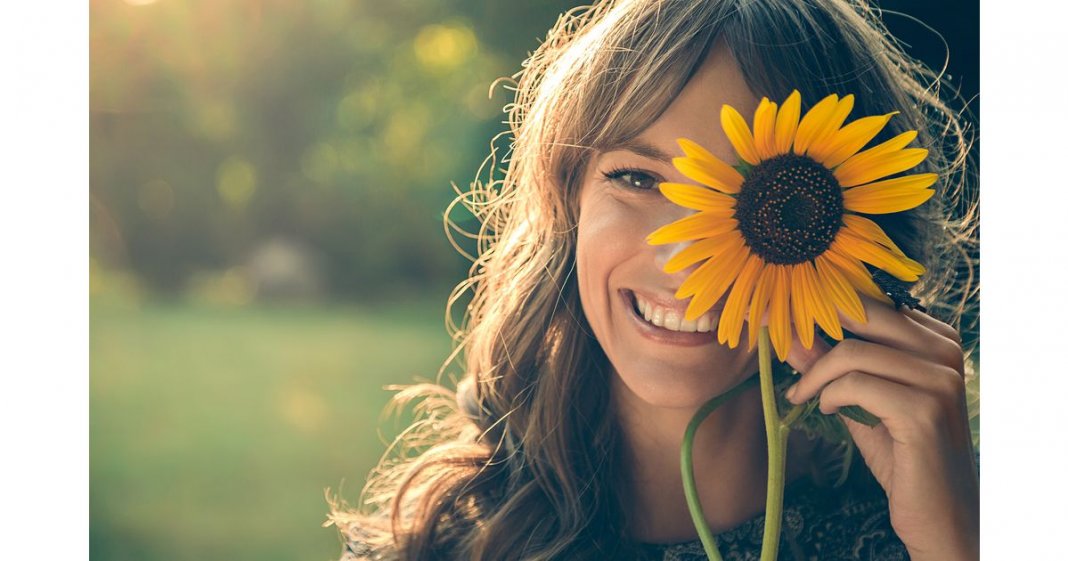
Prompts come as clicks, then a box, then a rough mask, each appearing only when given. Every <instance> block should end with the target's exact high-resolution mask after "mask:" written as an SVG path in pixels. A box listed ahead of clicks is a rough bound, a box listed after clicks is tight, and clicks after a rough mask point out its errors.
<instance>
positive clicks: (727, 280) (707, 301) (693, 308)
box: [685, 245, 749, 321]
mask: <svg viewBox="0 0 1068 561" xmlns="http://www.w3.org/2000/svg"><path fill="white" fill-rule="evenodd" d="M748 258H749V248H748V247H746V246H745V245H742V246H741V247H739V248H738V249H736V250H734V251H733V252H731V253H727V254H724V255H723V257H722V258H719V259H712V260H711V261H709V263H711V262H719V265H720V267H719V268H718V269H716V270H715V271H714V272H713V273H712V274H711V275H709V277H708V279H707V280H706V282H705V284H704V285H703V286H701V287H699V288H698V290H697V291H696V292H695V293H694V295H693V298H691V299H690V305H689V306H687V307H686V316H685V318H686V319H687V320H689V321H693V320H696V319H697V318H699V317H701V314H703V313H705V312H707V311H708V310H709V308H711V307H712V306H713V305H715V303H716V302H718V301H719V299H720V298H721V297H722V296H723V293H724V292H726V291H727V287H729V286H730V285H731V283H733V282H734V281H735V280H737V278H738V273H740V272H741V270H742V266H743V265H745V261H746V259H748ZM706 264H707V263H706ZM702 266H703V265H702Z"/></svg>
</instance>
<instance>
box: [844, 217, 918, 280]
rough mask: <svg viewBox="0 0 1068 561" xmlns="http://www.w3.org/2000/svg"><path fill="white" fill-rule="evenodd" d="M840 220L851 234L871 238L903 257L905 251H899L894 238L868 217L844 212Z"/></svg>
mask: <svg viewBox="0 0 1068 561" xmlns="http://www.w3.org/2000/svg"><path fill="white" fill-rule="evenodd" d="M842 222H843V223H844V224H845V230H847V231H848V232H849V233H850V234H852V235H853V236H855V237H858V238H863V239H866V240H871V241H873V242H875V243H877V244H880V245H882V246H883V247H885V248H886V249H889V250H890V252H891V253H893V254H895V255H899V256H901V257H905V252H904V251H901V248H900V247H898V246H897V244H896V243H894V240H892V239H890V236H888V235H886V232H884V231H883V229H882V228H881V227H880V226H879V225H878V224H876V223H875V222H874V221H873V220H871V219H870V218H864V217H863V216H857V215H855V214H844V215H842ZM916 272H917V273H922V272H923V270H922V268H921V269H920V270H917V271H916Z"/></svg>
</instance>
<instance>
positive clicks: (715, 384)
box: [576, 47, 758, 407]
mask: <svg viewBox="0 0 1068 561" xmlns="http://www.w3.org/2000/svg"><path fill="white" fill-rule="evenodd" d="M757 101H758V100H757V99H756V98H755V96H754V95H753V93H752V92H750V91H749V88H748V86H747V85H746V84H745V81H744V79H743V77H742V74H741V71H740V70H739V68H738V66H737V63H735V61H734V59H733V57H732V56H731V55H730V53H729V51H728V50H727V49H725V48H723V47H718V48H716V49H714V50H713V51H712V53H711V55H710V56H709V57H708V59H707V60H706V61H705V62H704V63H703V65H702V66H701V68H700V70H699V72H698V73H697V74H696V75H695V76H694V78H693V79H692V80H691V81H690V82H689V84H688V85H687V86H686V87H685V88H684V89H683V91H682V92H681V93H680V94H679V96H678V98H676V99H675V100H674V102H672V104H671V105H670V106H669V107H668V109H667V111H666V112H665V113H664V114H663V115H662V116H661V117H660V118H659V119H658V120H657V121H656V122H654V123H653V124H652V125H651V126H650V127H649V128H648V129H646V130H645V131H643V132H642V133H641V134H640V135H638V137H637V138H636V139H634V141H632V142H630V143H629V144H628V145H626V146H619V147H616V148H614V149H611V150H609V151H605V152H602V153H600V154H598V155H596V156H594V158H593V159H592V161H591V162H590V166H589V168H588V169H587V170H586V173H585V174H584V179H583V184H582V188H581V191H580V194H579V222H578V242H577V247H576V270H577V275H578V285H579V295H580V297H581V300H582V307H583V310H584V311H585V314H586V318H587V320H588V322H589V324H590V326H591V327H592V328H593V332H594V335H595V336H596V337H597V340H598V341H599V342H600V344H601V346H602V347H603V348H604V351H605V354H606V355H607V356H608V359H609V360H610V361H611V363H612V366H613V367H614V370H615V373H616V376H617V382H622V384H615V385H616V386H617V387H618V388H619V389H620V391H624V392H629V393H631V394H633V395H634V396H636V397H637V398H638V399H640V400H642V401H644V402H647V403H649V404H651V405H654V406H659V407H693V406H696V405H700V404H701V403H704V402H705V401H707V400H708V399H710V398H711V397H712V396H714V395H717V394H719V393H722V392H723V391H725V390H727V389H729V388H730V387H731V386H733V385H735V384H736V383H738V382H740V381H741V380H742V379H743V378H744V377H745V376H746V375H747V374H750V373H751V370H753V368H754V363H755V360H754V356H753V355H754V354H755V353H749V352H747V350H746V345H747V344H746V341H747V335H746V334H745V333H743V334H742V338H741V341H742V344H741V345H739V347H738V348H736V349H730V348H729V347H727V346H726V345H720V344H719V343H718V342H717V337H716V329H717V326H718V324H719V315H720V311H721V307H722V305H723V302H724V301H725V298H726V297H724V299H723V300H721V301H720V302H719V303H718V304H716V306H713V308H712V310H711V311H709V312H708V313H707V314H705V315H704V316H702V317H701V318H700V319H699V320H698V321H697V322H692V323H691V322H682V319H683V312H684V311H685V309H686V304H687V303H688V299H687V300H677V299H676V298H675V296H674V294H675V290H676V289H677V288H678V287H679V285H680V284H681V283H682V281H683V280H684V279H685V278H686V277H687V276H688V275H689V274H690V273H691V272H692V271H693V268H696V267H697V265H694V267H692V268H690V269H686V270H683V271H680V272H678V273H674V274H667V273H665V272H664V271H663V267H664V264H665V263H666V262H667V260H668V259H669V258H670V257H671V256H672V255H673V254H674V253H675V252H677V251H679V250H680V249H682V247H683V244H671V245H662V246H652V245H649V244H648V243H646V241H645V238H646V236H647V235H649V234H650V233H651V232H653V231H654V230H656V229H657V228H659V227H661V226H663V225H665V224H668V223H670V222H673V221H675V220H678V219H679V218H682V217H684V216H687V215H689V214H691V213H693V212H694V211H691V210H688V209H685V208H682V207H679V206H676V205H675V204H674V203H672V202H670V201H668V200H667V199H666V198H664V196H663V195H661V194H660V192H659V190H658V189H657V185H656V184H657V183H658V182H660V181H667V182H679V183H692V181H690V180H689V179H687V178H686V177H684V176H683V175H682V174H680V173H679V172H678V171H676V170H675V168H674V167H673V166H672V164H671V158H673V157H676V156H682V155H683V153H682V149H681V148H679V146H678V144H677V143H676V142H675V139H677V138H679V137H685V138H689V139H691V140H694V141H696V142H697V143H699V144H700V145H702V146H704V147H706V148H708V149H709V150H710V151H711V152H712V153H713V154H715V155H716V156H717V157H719V158H720V159H722V160H724V161H727V162H734V161H736V157H735V155H734V152H733V149H732V148H731V145H730V142H729V141H728V140H727V137H726V135H725V134H724V133H723V130H722V128H721V127H720V125H719V113H720V108H721V107H722V106H723V104H724V103H729V104H730V105H732V106H734V107H735V108H737V109H738V110H739V111H741V113H742V114H743V115H744V114H747V113H748V114H750V115H751V114H752V112H753V111H754V110H755V109H756V106H757ZM642 310H644V313H643V311H642ZM646 317H648V318H649V319H646Z"/></svg>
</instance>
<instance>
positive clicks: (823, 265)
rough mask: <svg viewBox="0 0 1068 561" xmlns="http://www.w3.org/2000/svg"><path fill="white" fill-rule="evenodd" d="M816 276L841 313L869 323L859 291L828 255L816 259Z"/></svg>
mask: <svg viewBox="0 0 1068 561" xmlns="http://www.w3.org/2000/svg"><path fill="white" fill-rule="evenodd" d="M816 274H817V275H818V276H819V279H820V283H821V284H822V285H823V286H824V287H825V288H826V289H827V293H828V294H830V297H831V299H832V300H833V301H834V304H835V305H836V306H837V307H838V309H839V310H841V312H842V313H843V314H845V315H847V316H849V317H850V318H852V319H853V320H855V321H857V322H860V323H867V321H868V320H867V316H866V315H865V313H864V305H863V304H862V303H861V301H860V298H859V297H858V296H857V291H856V290H855V289H854V288H853V286H852V285H851V284H849V281H847V280H846V278H845V277H844V276H843V275H842V272H841V271H839V270H838V267H837V266H836V265H835V264H834V263H832V262H831V261H830V259H828V257H827V255H826V254H824V255H820V256H818V257H816Z"/></svg>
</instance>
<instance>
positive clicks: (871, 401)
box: [820, 372, 939, 434]
mask: <svg viewBox="0 0 1068 561" xmlns="http://www.w3.org/2000/svg"><path fill="white" fill-rule="evenodd" d="M847 405H856V406H859V407H863V408H864V409H865V410H866V411H869V412H870V413H871V414H873V415H875V416H876V417H879V419H880V420H882V421H883V422H888V423H889V426H888V427H887V428H889V429H891V434H892V433H893V425H894V424H897V423H896V421H899V420H901V419H904V418H909V417H911V416H913V415H917V413H918V409H919V410H924V414H927V413H928V411H927V410H928V409H929V408H930V409H931V411H932V412H933V410H935V409H938V408H939V404H938V401H937V400H935V399H934V398H933V397H931V396H928V395H927V394H925V393H923V392H918V391H916V390H913V389H910V388H908V387H907V386H904V385H902V384H899V383H897V382H894V381H892V380H887V379H886V378H880V377H878V376H872V375H870V374H867V373H864V372H851V373H850V374H849V375H848V376H843V377H841V378H839V379H837V380H835V381H834V383H832V384H830V385H828V386H827V388H826V389H825V390H823V393H822V394H820V411H821V412H823V413H826V414H831V413H837V412H838V409H840V408H842V407H845V406H847Z"/></svg>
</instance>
